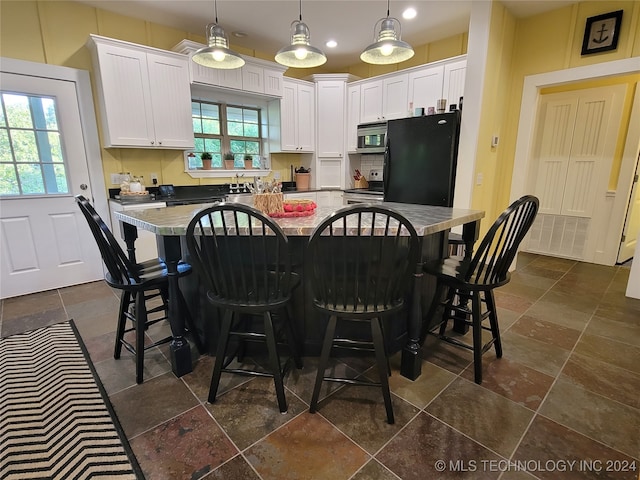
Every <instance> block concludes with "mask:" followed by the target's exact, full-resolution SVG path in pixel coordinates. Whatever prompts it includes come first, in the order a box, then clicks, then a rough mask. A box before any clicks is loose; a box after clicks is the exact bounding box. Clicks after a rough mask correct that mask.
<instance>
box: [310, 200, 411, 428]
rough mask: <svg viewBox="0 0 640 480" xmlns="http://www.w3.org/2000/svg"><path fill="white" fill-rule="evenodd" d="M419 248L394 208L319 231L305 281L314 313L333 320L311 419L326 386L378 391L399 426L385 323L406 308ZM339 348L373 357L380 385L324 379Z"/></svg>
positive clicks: (359, 211) (332, 219) (351, 211)
mask: <svg viewBox="0 0 640 480" xmlns="http://www.w3.org/2000/svg"><path fill="white" fill-rule="evenodd" d="M418 245H419V241H418V236H417V234H416V231H415V229H414V228H413V226H412V225H411V223H410V222H409V221H408V220H407V219H406V218H405V217H403V216H402V215H400V214H399V213H397V212H395V211H393V210H391V209H389V208H385V207H382V206H374V205H369V204H356V205H352V206H349V207H345V208H343V209H340V210H338V211H336V212H334V213H333V214H331V215H330V216H329V217H327V218H326V219H325V220H323V221H322V223H321V224H320V225H318V226H317V227H316V229H315V230H314V232H313V234H312V235H311V238H310V240H309V248H308V255H307V258H308V259H309V263H308V264H307V266H305V275H307V276H308V278H309V282H310V285H311V289H312V291H313V303H314V306H315V308H316V309H317V310H319V311H320V312H322V313H324V314H327V315H328V316H329V323H328V325H327V328H326V331H325V336H324V341H323V345H322V353H321V356H320V362H319V365H318V373H317V376H316V383H315V387H314V389H313V395H312V398H311V405H310V409H309V411H310V412H311V413H314V412H315V411H316V409H317V403H318V397H319V395H320V388H321V387H322V382H323V381H331V382H340V383H348V384H352V385H365V386H376V387H380V388H381V389H382V396H383V398H384V403H385V408H386V411H387V422H388V423H394V417H393V407H392V404H391V393H390V391H389V379H388V377H389V375H390V371H389V370H390V369H389V362H388V357H387V352H386V348H385V341H384V324H383V320H386V319H388V318H390V317H391V316H392V315H393V314H396V313H399V312H400V311H401V309H402V308H403V307H404V306H405V298H406V296H407V295H408V287H409V280H410V279H411V278H412V273H413V272H414V270H415V267H416V263H417V261H418ZM338 322H341V323H345V324H349V323H350V324H355V326H356V327H357V326H358V325H360V326H363V325H366V326H368V327H369V332H368V333H365V334H364V335H363V334H362V333H360V332H358V333H356V331H355V330H354V331H353V334H351V333H350V330H348V329H345V330H344V331H343V332H342V333H341V334H340V335H339V336H338V337H336V327H337V324H338ZM352 326H353V325H352ZM359 330H362V329H361V328H360V329H359ZM368 337H370V338H371V340H368V339H367V338H368ZM363 338H364V340H363ZM334 347H335V348H344V349H351V350H366V351H372V352H374V354H375V358H376V365H377V367H378V373H379V376H380V382H369V381H366V380H358V379H348V378H337V377H328V376H325V370H326V368H327V364H328V362H329V356H330V355H331V350H332V348H334Z"/></svg>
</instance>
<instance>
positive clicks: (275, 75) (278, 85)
mask: <svg viewBox="0 0 640 480" xmlns="http://www.w3.org/2000/svg"><path fill="white" fill-rule="evenodd" d="M282 84H283V76H282V71H281V70H271V69H270V68H265V69H264V93H265V95H272V96H274V97H282Z"/></svg>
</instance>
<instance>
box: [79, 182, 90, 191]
mask: <svg viewBox="0 0 640 480" xmlns="http://www.w3.org/2000/svg"><path fill="white" fill-rule="evenodd" d="M87 188H89V187H87V184H86V183H81V184H80V190H86V189H87Z"/></svg>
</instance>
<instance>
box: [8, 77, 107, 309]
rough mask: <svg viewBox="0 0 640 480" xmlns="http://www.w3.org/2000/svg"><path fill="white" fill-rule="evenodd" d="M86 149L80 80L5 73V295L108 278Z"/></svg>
mask: <svg viewBox="0 0 640 480" xmlns="http://www.w3.org/2000/svg"><path fill="white" fill-rule="evenodd" d="M85 152H86V151H85V144H84V138H83V130H82V126H81V122H80V112H79V108H78V100H77V95H76V87H75V83H74V82H70V81H63V80H53V79H46V78H39V77H33V76H28V75H18V74H12V73H4V72H3V73H2V74H1V77H0V239H1V241H0V243H1V247H0V270H1V276H0V297H2V298H7V297H12V296H16V295H22V294H26V293H33V292H39V291H43V290H49V289H53V288H59V287H62V286H68V285H74V284H78V283H84V282H87V281H92V280H97V279H100V278H102V262H101V260H100V255H99V252H98V250H97V248H96V245H95V241H94V240H93V237H92V236H91V232H90V230H89V229H88V228H87V225H86V222H85V221H84V219H83V218H82V216H81V214H80V212H79V210H78V208H77V206H76V204H75V201H74V198H73V196H74V195H76V194H79V193H81V194H83V195H85V196H86V197H87V198H91V192H90V188H89V186H90V183H89V170H88V166H87V156H86V153H85Z"/></svg>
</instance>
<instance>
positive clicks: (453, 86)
mask: <svg viewBox="0 0 640 480" xmlns="http://www.w3.org/2000/svg"><path fill="white" fill-rule="evenodd" d="M466 74H467V61H466V60H460V61H459V62H452V63H447V64H445V66H444V83H443V86H442V98H446V99H447V105H452V104H454V103H455V104H456V105H457V104H458V103H459V101H460V97H462V96H464V80H465V77H466ZM447 110H448V108H447Z"/></svg>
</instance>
